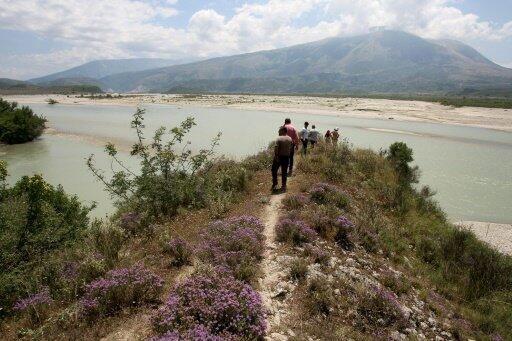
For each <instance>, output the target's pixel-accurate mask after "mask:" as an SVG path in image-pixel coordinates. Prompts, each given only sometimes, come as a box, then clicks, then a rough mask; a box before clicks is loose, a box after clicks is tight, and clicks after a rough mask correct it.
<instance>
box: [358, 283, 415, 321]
mask: <svg viewBox="0 0 512 341" xmlns="http://www.w3.org/2000/svg"><path fill="white" fill-rule="evenodd" d="M358 312H359V314H360V315H361V316H363V317H364V318H365V319H366V320H367V321H368V322H369V323H370V324H373V325H382V326H384V327H387V326H390V325H393V324H397V325H399V326H404V325H405V324H406V322H407V321H406V319H405V315H404V312H403V309H402V305H401V304H400V302H398V298H397V296H396V294H395V293H393V292H391V291H389V290H388V289H386V288H384V287H377V286H372V287H371V288H370V290H369V293H366V294H365V295H364V296H363V297H361V299H360V305H359V307H358Z"/></svg>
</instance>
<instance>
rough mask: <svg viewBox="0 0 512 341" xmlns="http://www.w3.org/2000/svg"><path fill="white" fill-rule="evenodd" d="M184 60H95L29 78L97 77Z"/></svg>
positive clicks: (39, 80) (39, 81)
mask: <svg viewBox="0 0 512 341" xmlns="http://www.w3.org/2000/svg"><path fill="white" fill-rule="evenodd" d="M184 62H185V61H184V60H173V59H158V58H134V59H105V60H95V61H92V62H89V63H86V64H83V65H80V66H77V67H74V68H71V69H69V70H65V71H62V72H57V73H53V74H51V75H47V76H44V77H39V78H34V79H31V80H29V82H31V83H35V84H47V83H49V82H52V81H56V80H60V79H98V78H102V77H105V76H109V75H112V74H115V73H121V72H135V71H142V70H147V69H154V68H159V67H163V66H170V65H175V64H179V63H184Z"/></svg>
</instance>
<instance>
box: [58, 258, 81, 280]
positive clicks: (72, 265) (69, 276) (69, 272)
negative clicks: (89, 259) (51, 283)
mask: <svg viewBox="0 0 512 341" xmlns="http://www.w3.org/2000/svg"><path fill="white" fill-rule="evenodd" d="M79 267H80V266H79V264H78V263H77V262H65V263H64V265H63V266H62V277H63V278H64V279H65V280H66V281H70V282H71V281H74V280H76V279H77V277H78V275H79V271H78V270H79Z"/></svg>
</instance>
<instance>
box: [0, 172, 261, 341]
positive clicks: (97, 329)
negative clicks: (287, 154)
mask: <svg viewBox="0 0 512 341" xmlns="http://www.w3.org/2000/svg"><path fill="white" fill-rule="evenodd" d="M263 166H265V164H263ZM250 179H251V181H250V183H249V184H248V186H247V188H246V189H245V191H244V192H243V193H242V194H239V198H240V199H241V198H245V200H238V201H237V203H234V204H231V205H230V207H229V209H228V210H227V211H226V212H223V213H222V217H229V216H237V215H238V216H239V215H246V214H253V215H256V216H259V215H261V212H262V210H263V207H264V204H265V202H267V200H266V199H265V197H266V196H268V186H267V183H266V180H267V172H266V171H262V170H254V171H252V172H251V175H250ZM240 195H241V196H240ZM217 214H218V212H217V211H216V210H212V208H211V207H210V208H204V209H199V210H182V211H181V212H180V213H179V214H178V215H177V216H176V217H174V218H172V219H170V220H168V221H163V222H160V223H158V224H157V225H156V226H155V227H154V230H153V232H152V233H151V234H148V235H142V236H137V237H133V238H131V239H130V240H129V241H128V242H126V243H125V245H123V247H122V249H121V251H120V253H119V260H118V262H117V264H116V267H123V266H129V265H131V264H134V263H137V262H142V263H144V264H145V265H146V266H147V268H149V269H151V270H152V271H154V272H155V273H156V274H158V275H160V276H161V277H162V278H163V279H164V281H165V286H164V290H163V292H162V294H161V295H160V299H161V300H162V301H163V300H165V298H166V296H167V294H168V291H169V290H170V288H171V287H172V286H173V285H174V283H176V281H178V280H181V279H182V278H183V277H185V276H187V275H188V274H190V273H191V272H192V271H193V268H194V266H185V267H182V268H175V267H172V266H171V265H170V259H169V258H168V256H165V255H164V254H163V252H162V245H161V243H162V241H163V239H164V238H166V237H167V236H169V235H171V236H173V237H176V236H179V237H182V238H183V239H185V240H186V241H187V242H189V243H190V244H192V245H195V244H197V242H198V241H199V240H198V238H199V233H200V231H201V229H202V228H203V227H205V226H206V225H207V224H208V223H209V222H210V221H212V220H215V219H217V218H218V216H217ZM53 257H54V258H53V259H55V257H60V256H59V255H53ZM64 257H65V255H64ZM157 307H158V305H153V306H141V307H129V308H125V309H124V310H122V311H121V312H119V313H118V314H116V315H114V316H110V317H106V318H104V319H99V320H95V321H94V322H93V323H86V322H84V321H81V320H80V318H79V317H78V316H77V314H76V309H75V305H74V304H73V303H71V304H69V303H64V302H63V303H62V304H57V305H54V306H53V307H52V311H50V312H49V314H48V318H47V319H46V320H45V322H44V323H43V324H42V325H37V324H33V323H32V322H31V321H30V320H29V319H28V318H27V316H22V317H16V316H15V317H13V318H10V319H7V320H4V321H1V323H0V334H2V336H3V339H5V340H15V339H18V338H20V337H25V338H27V339H31V338H36V339H44V340H56V339H59V340H93V339H100V338H107V339H109V340H117V339H119V338H124V337H127V338H129V339H137V340H145V339H147V338H148V337H150V336H152V335H154V332H153V330H152V326H151V323H150V320H149V317H150V316H151V314H152V313H153V312H154V309H155V308H157Z"/></svg>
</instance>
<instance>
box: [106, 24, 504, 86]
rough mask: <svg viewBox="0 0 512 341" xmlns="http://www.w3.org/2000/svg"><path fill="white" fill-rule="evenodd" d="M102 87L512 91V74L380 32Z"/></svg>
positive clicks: (140, 75) (464, 49) (480, 59)
mask: <svg viewBox="0 0 512 341" xmlns="http://www.w3.org/2000/svg"><path fill="white" fill-rule="evenodd" d="M100 81H101V82H102V83H103V84H105V86H106V87H108V88H110V89H113V90H115V91H124V92H128V91H139V92H181V91H183V92H194V91H197V92H234V93H235V92H257V93H320V92H321V93H326V92H327V93H328V92H341V91H343V92H384V93H411V92H427V93H434V92H450V91H461V90H463V89H466V88H472V89H480V88H482V89H485V88H490V87H492V88H502V87H505V88H512V69H508V68H504V67H502V66H499V65H497V64H495V63H493V62H491V61H490V60H488V59H487V58H485V57H484V56H482V55H481V54H480V53H479V52H477V51H476V50H475V49H473V48H471V47H470V46H468V45H465V44H463V43H460V42H457V41H453V40H427V39H423V38H420V37H418V36H415V35H412V34H409V33H405V32H401V31H379V32H373V33H370V34H365V35H360V36H354V37H335V38H329V39H324V40H321V41H317V42H312V43H307V44H301V45H296V46H291V47H287V48H281V49H276V50H270V51H260V52H254V53H247V54H242V55H236V56H230V57H221V58H214V59H209V60H205V61H200V62H195V63H190V64H185V65H175V66H169V67H163V68H157V69H151V70H144V71H139V72H125V73H120V74H113V75H110V76H106V77H103V78H101V79H100Z"/></svg>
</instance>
